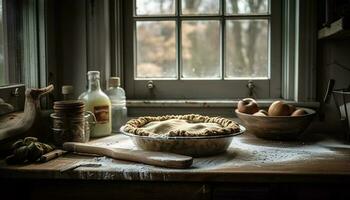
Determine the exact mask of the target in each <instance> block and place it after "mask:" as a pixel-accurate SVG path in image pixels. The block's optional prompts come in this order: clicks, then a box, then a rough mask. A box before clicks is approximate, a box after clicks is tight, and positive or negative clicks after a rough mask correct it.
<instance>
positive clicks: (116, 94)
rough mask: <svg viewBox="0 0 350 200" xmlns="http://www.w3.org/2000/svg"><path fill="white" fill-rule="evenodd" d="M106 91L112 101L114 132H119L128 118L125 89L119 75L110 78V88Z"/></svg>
mask: <svg viewBox="0 0 350 200" xmlns="http://www.w3.org/2000/svg"><path fill="white" fill-rule="evenodd" d="M106 93H107V95H108V97H109V99H110V100H111V103H112V132H113V133H118V132H119V129H120V127H121V126H123V125H124V124H125V123H126V120H127V108H126V101H125V99H126V98H125V91H124V89H123V88H121V87H120V79H119V77H111V78H109V88H108V90H107V91H106Z"/></svg>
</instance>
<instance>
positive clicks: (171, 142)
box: [120, 125, 246, 157]
mask: <svg viewBox="0 0 350 200" xmlns="http://www.w3.org/2000/svg"><path fill="white" fill-rule="evenodd" d="M239 128H240V130H239V131H238V132H235V133H231V134H225V135H211V136H167V137H162V136H156V135H151V136H143V135H135V134H133V133H128V132H126V131H124V129H125V126H123V127H121V129H120V131H121V133H122V134H124V135H127V136H129V137H130V138H131V139H132V141H133V143H134V144H135V145H136V146H137V147H138V148H139V149H143V150H147V151H160V152H171V153H177V154H182V155H187V156H192V157H204V156H212V155H216V154H220V153H223V152H225V151H226V150H227V148H228V147H229V146H230V144H231V142H232V139H233V137H234V136H237V135H241V134H242V133H244V132H245V130H246V128H245V127H243V126H242V125H239Z"/></svg>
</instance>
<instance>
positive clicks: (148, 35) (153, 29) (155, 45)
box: [136, 21, 177, 78]
mask: <svg viewBox="0 0 350 200" xmlns="http://www.w3.org/2000/svg"><path fill="white" fill-rule="evenodd" d="M175 36H176V32H175V21H137V22H136V50H137V55H136V57H137V61H136V62H137V63H136V77H137V78H176V77H177V70H176V69H177V67H176V39H175Z"/></svg>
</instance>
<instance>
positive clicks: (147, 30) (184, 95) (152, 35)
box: [124, 0, 282, 99]
mask: <svg viewBox="0 0 350 200" xmlns="http://www.w3.org/2000/svg"><path fill="white" fill-rule="evenodd" d="M124 10H125V11H126V13H125V15H124V17H125V18H124V19H125V21H124V22H125V23H124V24H125V27H124V38H125V42H124V46H125V49H124V56H125V57H124V64H125V77H126V80H125V81H126V84H125V87H126V90H127V94H128V97H129V98H131V99H143V98H155V99H232V98H239V97H245V96H247V95H248V93H249V90H248V88H247V83H248V81H249V80H252V81H253V84H254V86H255V87H254V91H253V95H254V96H255V97H257V98H276V97H280V96H281V24H280V23H281V20H280V17H281V10H282V6H281V2H280V1H274V0H134V1H126V3H125V9H124ZM130 33H133V34H130ZM150 80H152V81H153V83H154V88H153V89H147V87H146V86H147V83H148V81H150Z"/></svg>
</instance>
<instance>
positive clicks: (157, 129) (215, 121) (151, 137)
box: [120, 114, 245, 157]
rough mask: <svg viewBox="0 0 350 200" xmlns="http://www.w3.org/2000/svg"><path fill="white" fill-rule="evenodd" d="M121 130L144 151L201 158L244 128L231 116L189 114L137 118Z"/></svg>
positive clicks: (224, 146)
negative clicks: (228, 117)
mask: <svg viewBox="0 0 350 200" xmlns="http://www.w3.org/2000/svg"><path fill="white" fill-rule="evenodd" d="M120 130H121V132H122V133H123V134H125V135H127V136H129V137H131V139H132V141H133V142H134V144H135V145H136V146H137V147H138V148H140V149H143V150H148V151H164V152H172V153H178V154H183V155H188V156H193V157H202V156H210V155H215V154H219V153H222V152H225V151H226V150H227V148H228V147H229V145H230V144H231V141H232V139H233V136H237V135H240V134H242V133H243V132H244V131H245V128H244V127H243V126H241V125H239V124H238V123H236V122H235V121H232V120H230V119H226V118H222V117H208V116H202V115H195V114H190V115H166V116H158V117H148V116H147V117H140V118H137V119H133V120H130V121H128V122H127V123H126V125H125V126H123V127H122V128H121V129H120Z"/></svg>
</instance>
